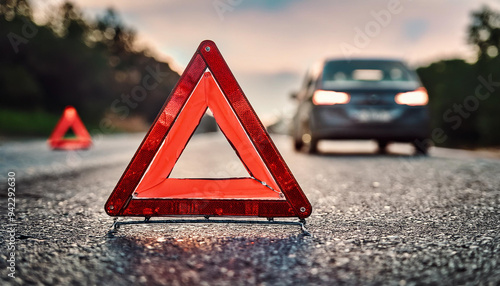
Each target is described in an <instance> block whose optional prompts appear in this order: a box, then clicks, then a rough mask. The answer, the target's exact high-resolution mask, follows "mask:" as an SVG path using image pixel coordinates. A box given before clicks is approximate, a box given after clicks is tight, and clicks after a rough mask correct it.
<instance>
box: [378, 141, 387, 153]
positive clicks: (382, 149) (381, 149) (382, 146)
mask: <svg viewBox="0 0 500 286" xmlns="http://www.w3.org/2000/svg"><path fill="white" fill-rule="evenodd" d="M387 144H388V143H387V141H378V142H377V145H378V153H379V154H385V153H387Z"/></svg>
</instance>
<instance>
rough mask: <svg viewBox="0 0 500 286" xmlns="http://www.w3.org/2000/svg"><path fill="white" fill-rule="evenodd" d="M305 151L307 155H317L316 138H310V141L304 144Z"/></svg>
mask: <svg viewBox="0 0 500 286" xmlns="http://www.w3.org/2000/svg"><path fill="white" fill-rule="evenodd" d="M304 145H305V149H306V150H305V151H306V152H307V153H309V154H316V153H318V139H316V138H311V140H310V141H309V142H308V143H305V144H304Z"/></svg>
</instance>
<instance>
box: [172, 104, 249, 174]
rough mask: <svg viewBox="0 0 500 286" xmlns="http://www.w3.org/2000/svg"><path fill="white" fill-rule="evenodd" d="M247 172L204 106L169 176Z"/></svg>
mask: <svg viewBox="0 0 500 286" xmlns="http://www.w3.org/2000/svg"><path fill="white" fill-rule="evenodd" d="M249 176H250V175H249V174H248V172H247V170H246V169H245V166H244V165H243V163H242V162H241V160H240V158H238V155H237V154H236V152H235V150H234V149H233V148H232V147H231V145H230V144H229V142H228V141H227V140H226V138H225V137H224V134H222V132H221V131H220V129H219V128H218V126H217V123H216V122H215V119H214V117H213V116H211V112H210V110H209V109H208V110H207V112H206V113H205V115H204V116H203V118H202V120H201V122H200V124H199V125H198V127H197V128H196V131H195V134H194V135H193V137H191V139H190V140H189V142H188V144H187V146H186V147H185V148H184V151H183V152H182V154H181V156H180V157H179V159H178V160H177V163H176V164H175V166H174V168H173V170H172V173H171V174H170V176H169V177H170V178H241V177H249Z"/></svg>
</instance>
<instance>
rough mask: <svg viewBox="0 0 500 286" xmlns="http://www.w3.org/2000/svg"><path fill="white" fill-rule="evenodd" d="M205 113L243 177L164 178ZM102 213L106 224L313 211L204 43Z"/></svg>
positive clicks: (228, 73)
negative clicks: (124, 219) (116, 219)
mask: <svg viewBox="0 0 500 286" xmlns="http://www.w3.org/2000/svg"><path fill="white" fill-rule="evenodd" d="M207 108H208V109H210V110H211V111H212V113H213V115H214V118H215V120H216V122H217V124H218V125H219V127H220V129H221V131H222V132H223V133H224V135H225V136H226V138H227V140H228V141H229V143H230V144H231V146H232V147H233V149H234V150H235V151H236V154H237V155H238V157H239V158H240V159H241V161H242V163H243V165H244V166H245V168H246V170H247V171H248V173H249V177H244V178H222V179H212V178H210V179H179V178H170V174H171V172H172V169H173V168H174V165H175V164H176V162H177V160H178V158H179V156H180V155H181V153H182V151H183V150H184V148H185V147H186V145H187V143H188V141H189V139H190V138H191V136H192V135H193V133H194V131H195V129H196V127H197V126H198V124H199V123H200V120H201V118H202V116H203V114H205V112H206V110H207ZM208 148H209V146H208ZM105 210H106V212H107V213H108V214H109V215H112V216H145V217H151V216H168V215H200V216H201V215H203V216H259V217H290V216H296V217H299V218H306V217H308V216H309V215H310V214H311V211H312V208H311V204H310V203H309V201H308V199H307V197H306V196H305V195H304V193H303V192H302V190H301V188H300V186H299V185H298V183H297V181H296V180H295V178H294V177H293V175H292V173H291V172H290V170H289V169H288V167H287V165H286V163H285V162H284V160H283V158H282V157H281V155H280V153H279V152H278V150H277V148H276V146H275V145H274V144H273V142H272V140H271V138H270V137H269V134H268V133H267V132H266V130H265V128H264V127H263V125H262V123H261V122H260V120H259V119H258V117H257V115H256V113H255V111H254V110H253V108H252V107H251V106H250V103H249V102H248V100H247V98H246V97H245V95H244V94H243V91H242V90H241V88H240V86H239V85H238V83H237V82H236V79H235V78H234V76H233V74H232V73H231V71H230V70H229V67H228V66H227V64H226V62H225V61H224V59H223V58H222V55H221V54H220V52H219V50H218V48H217V46H216V45H215V43H213V42H212V41H203V42H202V43H201V44H200V46H199V47H198V50H197V51H196V53H195V54H194V56H193V58H192V59H191V61H190V63H189V64H188V66H187V68H186V70H185V71H184V73H183V74H182V76H181V78H180V79H179V82H178V83H177V85H176V86H175V88H174V89H173V91H172V93H171V94H170V96H169V97H168V98H167V101H166V102H165V104H164V106H163V108H162V110H161V111H160V113H159V115H158V116H157V118H156V120H155V121H154V123H153V125H152V126H151V128H150V130H149V132H148V133H147V135H146V137H145V138H144V140H143V142H142V143H141V145H140V146H139V149H138V150H137V152H136V153H135V155H134V157H133V158H132V161H131V162H130V163H129V165H128V167H127V169H126V170H125V172H124V174H123V175H122V177H121V178H120V180H119V181H118V184H117V185H116V187H115V189H114V190H113V192H112V193H111V195H110V197H109V198H108V201H107V202H106V205H105Z"/></svg>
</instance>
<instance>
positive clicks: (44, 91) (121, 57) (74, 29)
mask: <svg viewBox="0 0 500 286" xmlns="http://www.w3.org/2000/svg"><path fill="white" fill-rule="evenodd" d="M49 13H51V14H50V15H49V17H48V21H47V23H45V24H37V23H35V22H34V21H33V19H32V10H31V7H30V5H29V2H27V1H26V0H17V1H16V0H0V95H1V96H0V112H1V110H2V109H4V110H5V109H6V108H9V109H13V110H24V111H35V110H38V111H41V112H43V111H45V112H49V113H53V114H55V115H60V113H61V112H62V110H63V109H64V107H65V106H66V105H73V106H75V107H76V108H77V110H78V112H79V113H80V115H81V117H82V119H83V120H84V121H86V122H90V123H92V122H93V123H95V124H97V123H98V122H99V121H100V120H101V118H102V117H103V115H104V114H106V113H109V112H112V113H117V112H118V111H119V114H118V116H119V117H120V118H121V119H125V118H126V117H127V116H129V115H136V116H140V117H142V118H144V119H147V120H149V121H152V120H153V119H154V118H155V117H156V114H157V113H158V111H159V109H160V108H161V106H162V105H163V102H164V101H165V99H166V98H167V96H168V94H169V93H170V91H171V89H172V88H173V86H174V85H175V83H176V82H177V80H178V78H179V75H178V74H177V73H176V72H174V71H172V70H171V69H170V66H169V65H168V64H167V63H163V62H159V61H157V60H156V59H155V58H153V57H152V56H150V55H149V54H148V52H147V51H145V50H139V49H138V48H137V47H136V44H135V32H134V31H133V30H132V29H130V28H128V27H126V25H125V24H124V23H123V22H122V20H121V19H120V17H119V15H118V14H117V13H116V12H115V11H114V10H113V9H108V10H107V11H106V13H105V14H104V15H103V16H102V17H98V18H97V19H96V20H89V19H86V18H85V17H84V15H83V12H82V11H81V10H80V9H79V8H78V7H77V6H75V5H74V4H73V3H71V2H69V1H67V2H64V3H62V4H61V5H59V6H58V7H57V8H56V9H52V10H51V11H50V12H49ZM152 70H153V71H156V73H155V75H156V77H158V71H159V72H160V73H161V75H162V76H161V78H160V79H159V80H158V82H157V83H158V84H155V88H153V89H148V90H146V91H144V92H145V95H144V96H142V94H141V98H140V99H139V100H135V101H134V102H132V103H130V102H127V103H125V102H124V100H123V98H124V97H129V98H130V97H131V95H132V92H133V91H137V90H139V89H140V85H141V84H142V79H143V78H144V77H145V76H146V75H147V74H149V73H151V71H152ZM140 91H141V92H142V91H143V89H141V90H140ZM137 96H138V95H136V97H137ZM117 101H118V104H116V102H117ZM113 107H117V108H113ZM117 110H118V111H117ZM125 111H126V112H125ZM9 112H10V111H9ZM21 113H22V112H20V114H21ZM22 114H26V112H24V113H22ZM1 118H5V117H0V119H1ZM0 123H1V122H0ZM1 126H2V125H1V124H0V127H1ZM4 126H5V124H4ZM1 132H2V130H1V128H0V133H1Z"/></svg>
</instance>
